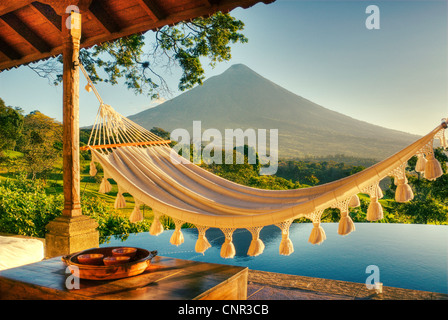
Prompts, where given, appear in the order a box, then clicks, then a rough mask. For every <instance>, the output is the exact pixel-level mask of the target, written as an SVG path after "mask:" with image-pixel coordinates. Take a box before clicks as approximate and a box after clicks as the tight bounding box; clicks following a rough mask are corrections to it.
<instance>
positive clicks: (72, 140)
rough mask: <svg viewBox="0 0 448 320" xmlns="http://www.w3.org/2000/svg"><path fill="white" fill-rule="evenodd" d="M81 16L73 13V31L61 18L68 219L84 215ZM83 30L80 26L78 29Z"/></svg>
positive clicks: (67, 16) (66, 17) (65, 189)
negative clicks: (80, 125)
mask: <svg viewBox="0 0 448 320" xmlns="http://www.w3.org/2000/svg"><path fill="white" fill-rule="evenodd" d="M80 16H81V15H80V14H77V13H73V17H72V18H73V19H72V20H73V21H72V28H71V29H68V28H67V27H66V26H65V22H66V21H67V20H66V19H70V18H71V16H70V15H68V14H66V15H64V16H63V17H62V21H63V23H64V24H63V27H62V38H63V43H62V45H63V51H62V56H63V64H64V71H63V87H64V91H63V124H64V126H63V148H62V152H63V169H64V175H63V177H64V199H65V201H64V211H63V215H64V216H67V217H76V216H79V215H81V203H80V202H81V199H80V198H81V193H80V175H79V174H80V173H79V172H80V167H79V67H78V64H79V46H80V43H81V29H80V28H76V27H77V26H75V25H76V23H78V22H77V21H76V19H77V18H78V17H79V18H80ZM79 27H80V26H79Z"/></svg>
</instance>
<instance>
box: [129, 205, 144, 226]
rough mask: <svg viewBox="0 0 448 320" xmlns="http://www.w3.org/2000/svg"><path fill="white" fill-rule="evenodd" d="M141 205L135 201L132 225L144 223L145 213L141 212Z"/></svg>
mask: <svg viewBox="0 0 448 320" xmlns="http://www.w3.org/2000/svg"><path fill="white" fill-rule="evenodd" d="M140 205H141V203H140V202H139V201H137V200H135V205H134V210H132V213H131V215H130V216H129V221H131V222H132V223H136V222H140V221H143V213H142V212H141V210H140Z"/></svg>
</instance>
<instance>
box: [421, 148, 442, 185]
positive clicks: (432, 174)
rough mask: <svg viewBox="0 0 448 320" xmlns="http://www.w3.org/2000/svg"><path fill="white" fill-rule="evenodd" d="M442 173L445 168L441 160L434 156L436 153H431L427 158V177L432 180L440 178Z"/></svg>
mask: <svg viewBox="0 0 448 320" xmlns="http://www.w3.org/2000/svg"><path fill="white" fill-rule="evenodd" d="M442 174H443V170H442V167H441V166H440V162H439V161H438V160H437V159H436V158H434V154H432V153H430V154H429V155H428V159H426V165H425V178H426V179H427V180H430V181H432V180H436V179H437V178H439V177H440V176H441V175H442Z"/></svg>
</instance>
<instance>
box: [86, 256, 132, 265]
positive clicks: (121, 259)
mask: <svg viewBox="0 0 448 320" xmlns="http://www.w3.org/2000/svg"><path fill="white" fill-rule="evenodd" d="M78 259H79V257H78ZM129 260H131V257H128V256H112V257H105V258H104V259H103V262H104V265H105V266H115V265H118V264H123V263H127V262H129Z"/></svg>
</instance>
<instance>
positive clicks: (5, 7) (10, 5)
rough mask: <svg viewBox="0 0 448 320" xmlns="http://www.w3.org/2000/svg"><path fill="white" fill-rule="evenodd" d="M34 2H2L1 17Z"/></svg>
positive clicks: (5, 0) (8, 0)
mask: <svg viewBox="0 0 448 320" xmlns="http://www.w3.org/2000/svg"><path fill="white" fill-rule="evenodd" d="M33 1H34V0H14V1H11V0H0V16H2V15H4V14H7V13H9V12H13V11H16V10H18V9H20V8H23V7H25V6H27V5H29V4H30V3H31V2H33Z"/></svg>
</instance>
